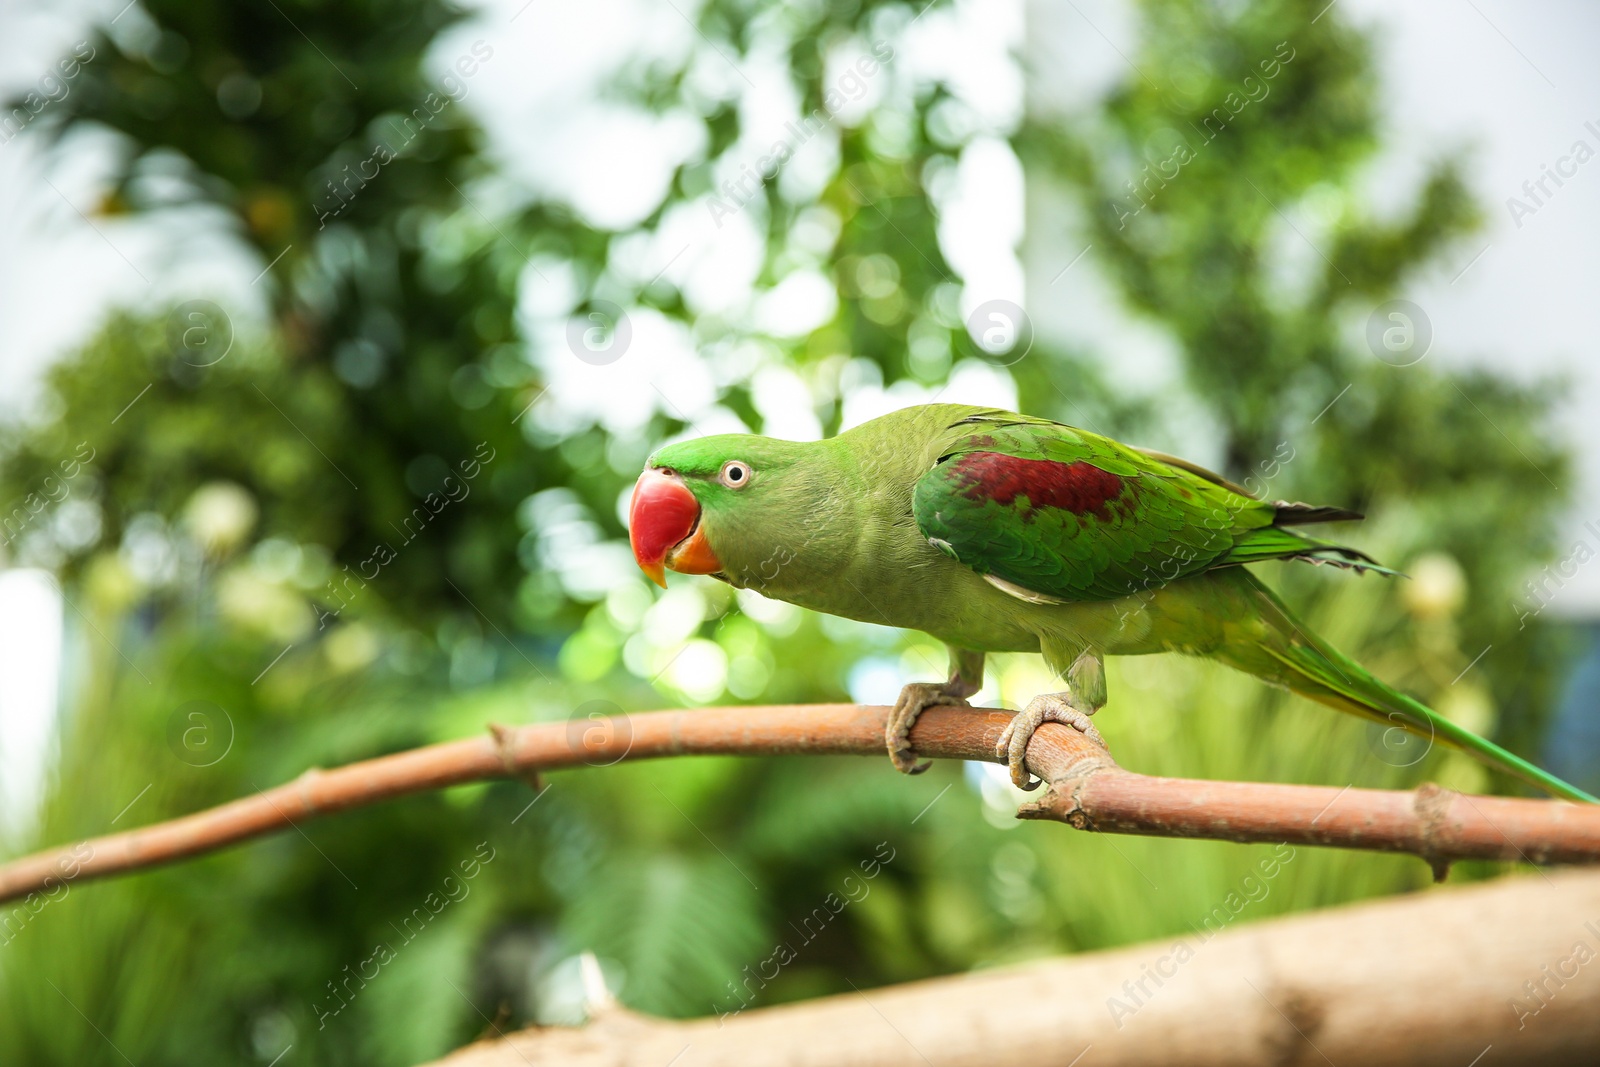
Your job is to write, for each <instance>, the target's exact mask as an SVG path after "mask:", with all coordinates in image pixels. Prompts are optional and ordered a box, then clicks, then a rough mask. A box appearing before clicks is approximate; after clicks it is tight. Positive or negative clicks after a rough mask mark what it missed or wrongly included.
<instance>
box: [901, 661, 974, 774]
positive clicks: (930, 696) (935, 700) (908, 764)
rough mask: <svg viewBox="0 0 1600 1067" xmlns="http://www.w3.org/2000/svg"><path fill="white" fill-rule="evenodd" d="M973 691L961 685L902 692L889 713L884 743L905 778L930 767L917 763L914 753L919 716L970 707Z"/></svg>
mask: <svg viewBox="0 0 1600 1067" xmlns="http://www.w3.org/2000/svg"><path fill="white" fill-rule="evenodd" d="M973 691H974V690H973V689H970V688H968V687H967V686H965V685H962V684H960V683H952V682H943V683H934V682H912V683H910V684H909V685H907V686H906V687H905V688H904V689H901V690H900V697H899V699H898V700H896V701H895V702H894V708H893V710H891V711H890V712H889V723H888V725H887V726H886V727H885V728H884V732H883V739H884V742H885V743H886V744H887V745H888V746H889V760H890V762H892V763H893V764H894V767H895V770H897V771H899V772H901V773H902V774H921V773H922V772H923V771H925V770H927V769H928V768H929V767H930V766H932V764H931V763H929V762H928V761H927V760H923V761H922V762H921V763H918V762H917V761H916V756H915V755H914V754H913V753H912V751H911V727H912V726H914V725H915V724H916V721H917V716H918V715H921V714H922V713H923V712H924V711H926V710H927V709H928V708H934V707H938V706H940V705H941V704H943V705H954V706H956V707H968V706H970V705H968V704H967V697H968V696H970V695H971V693H972V692H973Z"/></svg>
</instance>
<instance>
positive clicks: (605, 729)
mask: <svg viewBox="0 0 1600 1067" xmlns="http://www.w3.org/2000/svg"><path fill="white" fill-rule="evenodd" d="M887 715H888V709H887V708H885V707H879V706H863V705H855V704H802V705H773V706H762V707H732V708H702V709H698V710H692V711H653V712H641V713H638V714H630V715H623V716H619V717H616V718H614V719H607V720H598V721H590V720H574V721H572V722H555V723H539V724H535V725H532V726H521V727H501V726H496V727H493V728H492V729H491V731H490V734H489V736H485V737H477V738H470V739H467V740H463V741H450V742H446V743H444V744H439V745H430V746H428V747H426V748H419V749H414V750H412V751H410V752H402V753H398V754H396V755H392V756H383V757H380V758H378V759H371V760H364V761H362V762H360V763H352V764H349V765H347V766H344V767H339V768H335V769H333V770H327V771H324V770H309V771H307V772H306V773H304V774H302V775H301V776H300V777H298V778H296V779H295V780H294V781H292V782H287V783H285V784H283V785H280V786H277V787H275V788H272V789H268V790H264V791H263V792H261V793H258V794H256V795H255V796H251V797H243V798H241V799H239V800H234V801H231V802H229V803H227V804H222V805H219V806H217V807H215V808H210V809H208V810H206V811H201V812H196V813H194V814H192V815H185V816H182V817H179V818H176V819H171V820H168V821H166V822H161V823H156V824H154V825H151V826H147V827H143V828H140V829H137V830H128V831H125V832H122V833H117V834H109V835H107V836H104V837H96V838H90V839H89V840H87V841H80V842H75V843H72V844H68V845H64V846H61V847H59V848H53V849H46V850H44V851H41V852H36V853H34V854H33V855H31V856H25V857H23V858H21V859H17V860H14V861H12V862H10V863H8V864H5V865H4V866H0V901H5V900H13V899H16V898H18V897H24V896H26V895H28V894H30V893H36V892H42V891H47V890H50V891H53V887H58V886H59V885H60V884H62V883H71V882H80V881H84V880H87V879H91V878H104V877H107V876H110V875H114V874H121V873H125V872H128V871H134V870H140V869H142V868H146V867H153V866H156V865H158V864H163V863H171V862H173V861H176V860H180V859H184V858H186V857H189V856H196V855H200V854H202V853H206V852H211V851H214V850H216V849H219V848H224V847H226V846H228V845H233V844H237V843H238V842H241V841H248V840H250V839H251V838H255V837H260V836H262V835H263V834H269V833H275V832H278V831H281V830H286V829H289V828H290V827H292V826H298V825H301V824H303V823H304V822H305V821H306V820H308V819H313V818H316V817H319V816H323V815H329V814H332V813H334V812H339V811H344V810H346V809H349V808H354V807H360V806H363V805H366V804H375V803H378V802H379V801H383V800H389V799H392V798H395V797H401V796H406V795H409V794H412V793H419V792H423V791H426V790H430V789H442V788H445V787H448V786H452V785H460V784H463V783H466V782H477V781H483V780H487V779H497V778H517V777H523V778H529V779H531V778H532V777H533V776H534V775H535V774H536V773H537V772H539V771H544V770H558V769H561V768H568V767H579V766H583V765H585V764H588V765H591V766H603V765H607V764H610V763H614V762H617V761H619V760H622V759H653V758H660V757H664V756H683V755H710V754H729V755H747V756H756V755H776V754H782V753H811V754H854V755H863V756H871V757H882V756H883V731H884V723H885V720H886V718H887ZM1010 716H1011V713H1010V712H1006V711H998V710H994V709H989V708H980V709H972V708H931V709H929V710H928V711H927V712H925V713H924V714H923V716H922V717H921V718H920V719H919V720H918V722H917V726H916V730H915V731H914V732H913V734H912V741H913V743H914V744H915V746H916V750H917V752H918V753H919V754H920V755H923V756H929V757H934V758H939V759H967V760H986V761H989V762H995V763H998V762H1003V761H1002V760H1001V759H1000V757H998V756H996V755H995V751H994V744H995V740H996V738H998V737H999V735H1000V731H1001V730H1002V729H1003V728H1004V727H1005V725H1006V723H1007V722H1008V721H1009V720H1010ZM1028 766H1029V767H1030V768H1031V769H1032V770H1033V771H1034V773H1036V774H1037V775H1039V776H1040V777H1041V778H1043V779H1044V780H1045V781H1046V782H1047V783H1049V788H1048V789H1047V790H1046V792H1045V794H1044V795H1043V796H1042V797H1041V798H1040V799H1039V800H1038V801H1035V802H1033V803H1030V804H1027V805H1024V807H1023V809H1022V810H1021V811H1020V812H1019V813H1018V814H1020V815H1021V816H1023V817H1024V818H1035V819H1053V820H1056V821H1060V822H1064V823H1067V824H1069V825H1071V826H1075V827H1077V828H1078V829H1081V830H1097V831H1100V832H1102V833H1123V834H1149V835H1156V836H1166V837H1203V838H1213V839H1218V840H1224V841H1287V842H1289V843H1291V844H1302V845H1326V846H1333V847H1339V848H1358V849H1372V850H1377V851H1386V852H1408V853H1411V854H1413V855H1416V856H1418V857H1421V858H1422V859H1424V860H1426V861H1427V862H1429V863H1430V864H1432V865H1433V866H1434V869H1435V871H1436V872H1438V871H1442V870H1443V867H1444V866H1445V865H1447V864H1448V863H1449V862H1451V861H1453V860H1457V859H1467V858H1491V859H1502V860H1525V861H1528V862H1533V863H1594V862H1597V861H1600V805H1578V804H1568V803H1565V802H1562V801H1553V800H1520V799H1511V798H1505V797H1473V796H1466V795H1462V794H1456V793H1450V792H1447V791H1445V790H1441V789H1437V788H1435V787H1432V786H1424V787H1423V788H1422V789H1421V790H1418V791H1417V792H1415V793H1411V792H1394V791H1382V790H1371V789H1349V788H1346V789H1333V788H1327V787H1321V786H1290V785H1270V784H1262V783H1255V782H1214V781H1202V780H1196V779H1186V778H1155V777H1149V776H1146V775H1141V774H1136V773H1133V772H1131V771H1127V770H1124V769H1123V768H1121V767H1119V766H1117V764H1116V763H1115V762H1113V761H1112V759H1111V757H1110V756H1109V755H1108V754H1107V753H1106V752H1105V751H1104V750H1102V749H1100V748H1099V747H1098V746H1096V745H1094V744H1092V743H1091V742H1089V741H1088V740H1087V739H1085V738H1084V737H1083V736H1082V735H1081V734H1079V733H1078V732H1076V731H1075V730H1071V729H1068V728H1066V727H1064V726H1059V725H1056V724H1046V726H1045V727H1044V728H1043V729H1041V730H1040V731H1039V732H1038V733H1037V734H1035V735H1034V739H1033V742H1032V743H1031V744H1030V745H1029V748H1028ZM597 773H599V772H597ZM884 773H886V774H887V773H890V771H889V767H888V763H887V760H885V763H884Z"/></svg>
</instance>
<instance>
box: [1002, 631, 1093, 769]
mask: <svg viewBox="0 0 1600 1067" xmlns="http://www.w3.org/2000/svg"><path fill="white" fill-rule="evenodd" d="M1067 685H1068V689H1067V690H1066V691H1065V692H1061V693H1042V694H1040V695H1039V696H1036V697H1034V698H1033V699H1032V700H1030V701H1029V702H1028V706H1027V707H1026V708H1023V709H1022V711H1021V712H1020V713H1018V714H1017V715H1016V716H1015V717H1014V718H1013V719H1012V720H1011V722H1010V724H1009V725H1007V726H1006V728H1005V730H1004V731H1002V732H1001V734H1000V739H999V741H997V742H996V744H995V754H996V755H1000V756H1005V757H1006V762H1007V764H1009V765H1010V768H1011V781H1012V782H1013V783H1015V784H1016V786H1017V788H1018V789H1037V788H1039V785H1040V779H1037V778H1035V779H1033V780H1032V781H1031V782H1030V781H1029V778H1030V776H1029V774H1028V766H1027V763H1026V756H1027V753H1028V742H1029V741H1031V740H1033V734H1034V731H1036V730H1038V729H1039V727H1041V726H1043V725H1044V724H1045V723H1047V722H1058V723H1061V724H1062V725H1063V726H1070V727H1072V728H1073V729H1074V730H1077V731H1078V732H1079V733H1081V734H1083V736H1085V737H1087V738H1088V739H1089V740H1091V741H1093V742H1094V743H1095V744H1097V745H1099V746H1100V747H1101V748H1106V749H1107V751H1110V750H1109V748H1107V746H1106V741H1105V738H1103V737H1101V736H1100V731H1099V730H1097V729H1095V725H1094V723H1092V722H1090V721H1089V716H1091V715H1093V714H1094V713H1095V712H1097V711H1099V710H1100V709H1101V708H1102V707H1104V706H1105V703H1106V667H1105V657H1104V656H1102V655H1101V654H1100V653H1099V652H1096V651H1094V650H1093V649H1086V650H1085V651H1083V652H1082V653H1080V654H1079V656H1078V658H1077V659H1075V660H1073V661H1072V666H1071V667H1070V668H1068V670H1067Z"/></svg>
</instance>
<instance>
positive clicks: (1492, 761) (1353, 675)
mask: <svg viewBox="0 0 1600 1067" xmlns="http://www.w3.org/2000/svg"><path fill="white" fill-rule="evenodd" d="M1273 599H1274V600H1276V598H1273ZM1280 607H1281V605H1280ZM1284 614H1285V617H1286V618H1287V617H1288V613H1287V611H1285V612H1284ZM1291 625H1293V624H1292V622H1291ZM1297 637H1298V639H1297V640H1295V641H1293V642H1291V643H1290V645H1289V646H1288V647H1287V648H1281V647H1280V648H1267V649H1266V651H1267V652H1268V653H1269V654H1270V655H1271V656H1272V657H1273V658H1274V659H1276V660H1278V661H1279V662H1280V663H1282V664H1283V665H1284V666H1285V667H1286V668H1288V670H1289V672H1290V677H1287V678H1284V679H1283V680H1284V681H1285V682H1287V684H1288V686H1289V688H1290V689H1293V690H1295V691H1296V692H1298V693H1302V694H1303V695H1305V696H1308V697H1310V698H1311V699H1313V700H1316V701H1318V702H1320V703H1323V704H1328V705H1330V706H1332V707H1336V708H1338V709H1339V710H1341V711H1350V712H1354V713H1355V714H1357V715H1362V716H1364V717H1366V718H1369V719H1373V720H1376V721H1377V722H1382V723H1388V724H1389V725H1391V726H1397V727H1400V728H1402V729H1404V730H1405V731H1406V732H1407V733H1411V734H1415V735H1416V736H1417V737H1420V738H1423V739H1424V740H1429V741H1431V740H1433V739H1434V738H1439V739H1440V740H1443V741H1445V742H1447V743H1448V744H1450V745H1453V746H1454V747H1456V748H1458V749H1460V750H1462V751H1463V752H1466V753H1468V754H1469V755H1471V756H1473V757H1474V758H1476V759H1477V760H1479V761H1480V762H1482V763H1485V764H1487V765H1488V766H1490V767H1493V768H1495V769H1496V770H1499V771H1504V772H1505V773H1506V774H1510V775H1513V776H1515V777H1517V778H1521V779H1522V780H1523V781H1525V782H1527V783H1529V784H1530V785H1534V786H1537V787H1538V788H1540V789H1543V790H1544V791H1546V792H1547V793H1549V794H1551V795H1552V796H1557V797H1562V798H1564V799H1566V800H1579V801H1585V802H1587V803H1590V804H1600V798H1596V797H1593V796H1591V795H1589V794H1588V793H1586V792H1584V791H1583V790H1582V789H1579V788H1578V787H1577V786H1575V785H1572V784H1571V783H1569V782H1565V781H1562V780H1561V779H1560V778H1557V777H1556V776H1555V775H1553V774H1551V773H1550V772H1549V771H1546V770H1544V769H1543V768H1540V767H1536V766H1534V765H1533V764H1532V763H1529V762H1528V761H1527V760H1525V759H1523V758H1522V757H1521V756H1518V755H1515V754H1514V753H1511V752H1507V751H1506V750H1505V749H1503V748H1501V747H1500V746H1499V745H1497V744H1495V743H1494V742H1493V741H1489V740H1486V739H1485V738H1482V737H1479V736H1478V735H1477V734H1475V733H1473V732H1472V731H1470V730H1465V729H1462V728H1461V727H1460V726H1457V725H1456V724H1455V723H1453V722H1451V721H1450V720H1449V719H1446V718H1445V717H1444V716H1442V715H1440V714H1439V713H1438V712H1436V711H1433V710H1432V709H1431V708H1429V707H1427V706H1426V705H1424V704H1422V703H1419V702H1418V701H1415V700H1413V699H1411V698H1410V697H1408V696H1406V695H1405V694H1404V693H1401V692H1398V691H1397V690H1394V689H1391V688H1390V687H1389V686H1387V685H1384V684H1383V683H1382V682H1380V681H1379V680H1378V679H1376V678H1374V677H1373V676H1372V675H1370V674H1368V673H1367V672H1366V670H1365V669H1364V668H1362V667H1361V666H1360V665H1359V664H1357V663H1356V662H1355V661H1354V660H1352V659H1350V658H1348V657H1347V656H1344V655H1341V654H1340V653H1339V652H1337V651H1335V650H1334V649H1333V648H1331V647H1329V646H1327V645H1326V644H1324V643H1323V642H1321V641H1318V640H1316V639H1314V638H1311V637H1309V636H1308V635H1306V634H1305V633H1304V632H1303V631H1299V632H1298V634H1297Z"/></svg>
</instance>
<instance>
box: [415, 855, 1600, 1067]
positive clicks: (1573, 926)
mask: <svg viewBox="0 0 1600 1067" xmlns="http://www.w3.org/2000/svg"><path fill="white" fill-rule="evenodd" d="M1179 942H1186V943H1187V944H1188V945H1189V946H1191V947H1192V948H1193V950H1194V953H1193V955H1192V956H1191V957H1188V958H1186V959H1185V961H1184V962H1182V963H1177V962H1175V960H1174V945H1175V944H1177V943H1179ZM1578 944H1582V945H1584V946H1586V947H1587V949H1588V952H1589V954H1588V955H1587V956H1585V955H1583V954H1582V953H1577V954H1575V951H1574V947H1575V946H1576V945H1578ZM1597 954H1600V874H1596V873H1592V872H1587V871H1584V872H1579V871H1566V872H1561V873H1557V874H1551V875H1544V874H1535V875H1530V876H1526V877H1519V878H1505V879H1501V880H1499V881H1496V882H1491V883H1488V884H1481V885H1474V886H1470V887H1466V888H1445V889H1440V890H1435V891H1433V892H1429V893H1423V894H1412V895H1409V896H1403V897H1395V898H1391V899H1388V900H1383V901H1377V902H1372V903H1365V904H1358V905H1353V906H1348V907H1342V908H1332V909H1329V910H1326V911H1319V912H1315V913H1312V914H1306V915H1297V916H1293V917H1289V918H1283V919H1272V920H1267V921H1264V922H1258V923H1250V924H1248V925H1241V926H1237V927H1229V928H1228V929H1226V930H1223V931H1222V932H1220V933H1217V934H1215V935H1214V936H1213V937H1212V938H1211V940H1209V941H1205V940H1204V939H1203V938H1202V937H1200V936H1196V935H1191V934H1183V935H1181V936H1176V937H1173V938H1170V939H1166V940H1162V941H1153V942H1149V943H1147V944H1144V945H1136V946H1133V947H1130V948H1120V949H1114V950H1111V951H1107V952H1091V953H1084V954H1082V955H1078V956H1069V957H1064V958H1058V959H1052V960H1047V961H1042V962H1039V963H1033V964H1028V965H1024V966H1017V967H1004V968H996V969H993V970H984V971H976V972H972V973H969V974H963V975H959V976H953V977H949V978H938V979H933V980H931V981H922V982H913V983H911V984H908V985H900V986H892V987H889V988H885V989H866V990H862V991H859V992H852V993H845V994H842V995H839V996H830V997H822V998H819V999H816V1000H810V1001H804V1002H802V1003H798V1004H788V1005H783V1006H781V1007H774V1008H752V1009H750V1010H747V1011H745V1012H743V1013H741V1014H738V1015H735V1016H730V1017H728V1018H727V1019H723V1020H719V1019H718V1018H716V1017H710V1018H705V1019H694V1020H688V1021H682V1022H680V1021H670V1020H664V1019H652V1018H648V1017H645V1016H639V1015H634V1014H632V1013H629V1012H624V1011H619V1010H616V1009H612V1010H610V1011H603V1012H600V1013H599V1014H598V1015H597V1017H596V1018H595V1019H594V1020H593V1021H592V1022H591V1023H590V1024H589V1025H587V1026H585V1027H583V1028H581V1029H566V1028H560V1027H544V1028H538V1029H531V1030H525V1031H521V1032H519V1033H514V1034H511V1035H510V1036H509V1037H507V1038H505V1039H503V1040H491V1041H483V1042H479V1043H477V1044H474V1045H470V1046H468V1047H466V1048H464V1049H460V1050H458V1051H456V1052H454V1053H452V1054H451V1055H449V1056H447V1057H445V1058H444V1059H442V1060H439V1061H438V1062H437V1063H435V1064H433V1065H432V1067H546V1065H550V1067H554V1065H556V1064H560V1065H561V1067H601V1065H605V1067H613V1065H623V1064H637V1065H639V1067H663V1065H665V1064H669V1063H670V1064H671V1065H672V1067H735V1065H737V1067H766V1065H769V1064H770V1065H773V1067H776V1065H779V1064H782V1065H783V1067H991V1065H993V1064H1001V1063H1004V1064H1041V1065H1044V1064H1048V1065H1051V1067H1069V1065H1077V1067H1150V1065H1159V1067H1287V1065H1295V1067H1312V1065H1316V1067H1323V1065H1327V1064H1337V1065H1338V1067H1500V1065H1507V1067H1558V1065H1562V1067H1565V1065H1572V1067H1577V1065H1580V1064H1582V1065H1592V1064H1594V1063H1597V1062H1600V962H1594V961H1595V959H1596V957H1597ZM1580 959H1587V960H1588V961H1589V962H1587V963H1580V962H1577V960H1580ZM1163 961H1165V962H1163ZM1157 971H1159V972H1162V973H1161V974H1159V975H1158V976H1157V977H1156V978H1150V977H1148V976H1149V975H1151V974H1152V973H1153V972H1157ZM1551 974H1553V975H1554V976H1555V977H1554V978H1551V977H1549V975H1551ZM1141 982H1142V983H1143V992H1141V991H1140V990H1139V989H1138V984H1139V983H1141ZM1158 983H1159V984H1158ZM1525 983H1533V984H1534V985H1535V986H1542V987H1543V991H1542V992H1540V993H1538V994H1537V995H1535V994H1534V993H1531V992H1530V990H1529V987H1528V986H1527V985H1526V984H1525ZM1130 987H1132V992H1131V993H1130ZM1079 1057H1081V1060H1080V1059H1079Z"/></svg>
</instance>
